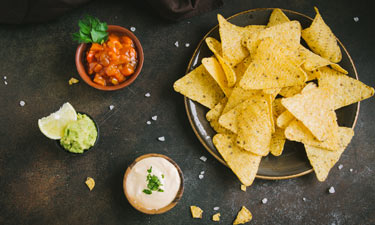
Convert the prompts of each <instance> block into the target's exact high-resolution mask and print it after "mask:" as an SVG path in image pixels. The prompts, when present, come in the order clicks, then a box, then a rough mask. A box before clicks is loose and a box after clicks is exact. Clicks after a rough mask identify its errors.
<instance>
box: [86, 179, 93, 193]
mask: <svg viewBox="0 0 375 225" xmlns="http://www.w3.org/2000/svg"><path fill="white" fill-rule="evenodd" d="M85 183H86V185H87V187H88V188H89V189H90V191H92V189H94V187H95V180H94V179H93V178H91V177H87V178H86V181H85Z"/></svg>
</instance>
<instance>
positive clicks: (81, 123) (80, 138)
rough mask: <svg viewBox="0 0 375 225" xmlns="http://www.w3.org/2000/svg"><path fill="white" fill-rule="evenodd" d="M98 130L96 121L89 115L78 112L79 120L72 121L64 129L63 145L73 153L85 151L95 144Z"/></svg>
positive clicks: (61, 142)
mask: <svg viewBox="0 0 375 225" xmlns="http://www.w3.org/2000/svg"><path fill="white" fill-rule="evenodd" d="M97 136H98V131H97V129H96V126H95V123H94V121H92V120H91V119H90V117H88V116H87V115H84V114H79V113H78V114H77V120H76V121H72V122H70V123H69V124H68V125H67V126H66V127H65V129H64V136H63V137H62V138H61V140H60V144H61V146H63V147H64V148H65V149H66V150H67V151H69V152H73V153H83V152H84V150H87V149H89V148H90V147H91V146H93V145H94V144H95V141H96V138H97Z"/></svg>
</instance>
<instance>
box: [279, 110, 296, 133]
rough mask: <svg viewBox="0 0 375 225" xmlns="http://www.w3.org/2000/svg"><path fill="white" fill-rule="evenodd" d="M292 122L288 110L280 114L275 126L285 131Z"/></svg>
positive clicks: (291, 115)
mask: <svg viewBox="0 0 375 225" xmlns="http://www.w3.org/2000/svg"><path fill="white" fill-rule="evenodd" d="M293 120H294V116H293V114H291V113H290V112H289V111H288V110H286V111H284V112H283V113H281V114H280V115H279V116H278V117H277V119H276V125H277V126H278V127H279V128H282V129H285V128H286V127H287V126H288V125H289V123H290V122H292V121H293Z"/></svg>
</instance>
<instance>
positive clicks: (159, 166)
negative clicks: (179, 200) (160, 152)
mask: <svg viewBox="0 0 375 225" xmlns="http://www.w3.org/2000/svg"><path fill="white" fill-rule="evenodd" d="M151 166H152V172H151V174H152V175H155V176H157V177H158V178H159V180H160V182H161V184H162V186H160V188H161V189H163V190H164V192H158V191H153V192H152V194H150V195H148V194H145V193H144V192H143V190H144V189H147V181H146V179H147V174H148V173H147V170H148V169H150V167H151ZM163 175H164V178H162V177H163ZM180 184H181V179H180V175H179V173H178V170H177V169H176V167H175V166H174V165H173V164H172V163H170V162H169V161H168V160H166V159H164V158H161V157H148V158H145V159H142V160H141V161H139V162H137V163H136V164H135V165H134V166H133V168H132V169H131V171H130V172H129V174H128V177H127V179H126V184H125V185H126V190H127V192H128V197H130V198H131V200H132V201H133V202H134V203H135V204H137V205H140V206H142V207H143V208H145V209H148V210H151V209H160V208H163V207H165V206H167V205H169V203H171V202H172V201H173V199H174V198H175V197H176V195H177V192H178V190H179V188H180Z"/></svg>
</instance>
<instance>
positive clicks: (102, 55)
mask: <svg viewBox="0 0 375 225" xmlns="http://www.w3.org/2000/svg"><path fill="white" fill-rule="evenodd" d="M86 60H87V64H88V73H89V74H90V75H92V77H93V81H94V82H95V83H97V84H100V85H103V86H109V85H118V84H119V83H121V82H123V81H125V80H126V77H127V76H130V75H132V74H133V73H134V70H135V68H136V66H137V52H136V50H135V48H134V43H133V41H132V39H130V38H129V37H128V36H119V35H116V34H113V33H112V34H110V35H109V37H108V40H107V41H106V42H105V43H103V44H101V45H100V44H98V43H93V44H92V45H91V47H90V50H89V51H88V52H87V54H86Z"/></svg>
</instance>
